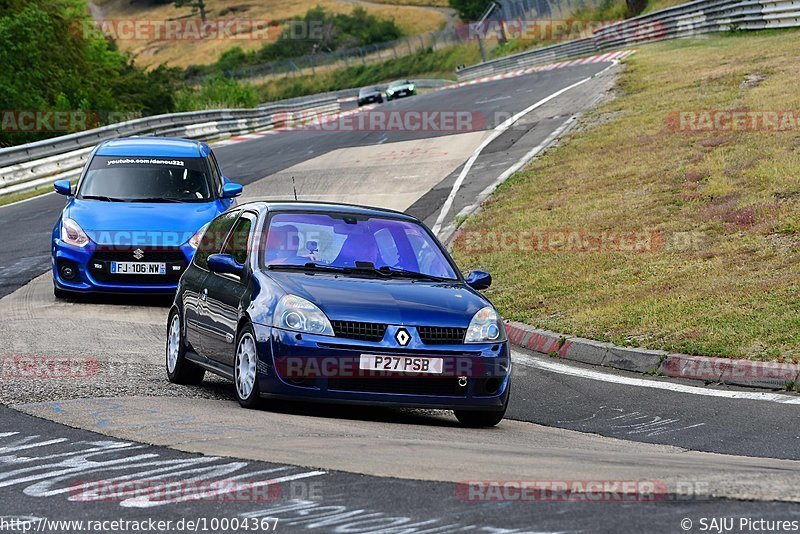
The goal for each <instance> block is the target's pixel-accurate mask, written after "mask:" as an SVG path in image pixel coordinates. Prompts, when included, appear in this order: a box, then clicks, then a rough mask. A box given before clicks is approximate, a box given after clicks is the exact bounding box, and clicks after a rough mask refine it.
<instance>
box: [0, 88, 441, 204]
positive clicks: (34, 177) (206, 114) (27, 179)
mask: <svg viewBox="0 0 800 534" xmlns="http://www.w3.org/2000/svg"><path fill="white" fill-rule="evenodd" d="M416 83H417V85H418V86H419V87H421V88H432V87H442V86H445V85H449V84H451V83H453V82H452V81H450V80H418V81H417V82H416ZM357 94H358V88H356V89H344V90H341V91H332V92H330V93H325V94H322V95H313V96H305V97H298V98H292V99H288V100H282V101H280V102H277V103H272V104H263V105H261V106H258V107H256V108H253V109H217V110H206V111H192V112H186V113H171V114H167V115H154V116H152V117H144V118H141V119H135V120H131V121H127V122H121V123H117V124H111V125H108V126H102V127H100V128H95V129H93V130H87V131H84V132H79V133H74V134H70V135H64V136H60V137H54V138H51V139H45V140H43V141H36V142H33V143H28V144H25V145H19V146H13V147H8V148H2V149H0V195H7V194H14V193H22V192H26V191H31V190H35V189H39V188H43V187H49V186H50V185H51V184H52V183H53V182H54V181H56V180H61V179H71V178H75V177H77V176H78V174H79V173H80V170H81V168H82V167H83V165H84V163H85V162H86V159H87V157H88V156H89V153H91V151H92V149H93V148H94V146H95V145H97V144H98V143H101V142H103V141H107V140H109V139H115V138H118V137H130V136H134V135H153V136H165V137H184V138H188V139H203V140H214V139H220V138H224V137H230V136H235V135H241V134H244V133H249V132H258V131H265V130H270V129H273V128H280V127H283V126H290V125H292V123H293V121H295V120H296V119H294V118H293V116H294V115H297V116H298V117H301V118H305V119H308V118H309V117H322V116H326V115H330V114H333V113H338V112H339V111H340V109H341V105H340V104H341V102H344V101H350V100H355V98H356V96H357ZM287 121H288V122H287Z"/></svg>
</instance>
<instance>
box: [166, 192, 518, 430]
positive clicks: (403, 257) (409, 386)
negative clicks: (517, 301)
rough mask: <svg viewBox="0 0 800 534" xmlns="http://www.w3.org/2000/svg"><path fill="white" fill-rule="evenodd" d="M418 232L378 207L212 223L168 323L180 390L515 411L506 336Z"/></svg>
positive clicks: (290, 210)
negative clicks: (221, 383) (227, 385)
mask: <svg viewBox="0 0 800 534" xmlns="http://www.w3.org/2000/svg"><path fill="white" fill-rule="evenodd" d="M490 283H491V277H490V276H489V274H488V273H485V272H482V271H473V272H472V273H470V275H469V276H468V277H467V278H466V279H465V278H464V277H463V276H462V275H461V272H460V271H459V270H458V267H457V266H456V265H455V263H454V262H453V260H452V258H451V257H450V255H449V254H448V253H447V251H446V250H445V249H444V248H443V247H442V245H441V244H440V243H439V241H438V240H437V239H436V237H435V236H434V235H433V234H432V233H431V232H430V230H428V228H427V227H425V226H424V225H423V224H422V223H421V222H420V221H419V220H417V219H415V218H414V217H411V216H409V215H406V214H404V213H400V212H396V211H390V210H383V209H377V208H365V207H358V206H351V205H343V204H329V203H312V202H277V201H270V202H253V203H248V204H244V205H240V206H237V207H236V208H234V209H231V210H229V211H227V212H226V213H224V214H222V215H220V216H219V217H217V218H216V219H215V220H214V221H212V223H211V224H210V225H209V227H208V229H207V231H206V232H205V233H204V235H203V237H202V240H201V242H200V245H199V248H198V250H197V253H196V254H195V256H194V259H193V261H192V262H191V264H190V265H189V268H188V269H187V270H186V272H185V273H184V274H183V276H182V277H181V280H180V286H179V288H178V291H177V293H176V295H175V302H174V305H173V307H172V309H171V310H170V314H169V319H168V322H167V344H166V368H167V375H168V377H169V379H170V380H171V381H172V382H176V383H180V384H200V383H201V382H202V380H203V376H204V374H205V373H206V371H209V372H212V373H215V374H218V375H220V376H223V377H226V378H228V379H230V380H232V381H233V382H234V386H235V387H234V390H235V392H236V396H237V398H238V400H239V402H240V403H241V404H242V406H244V407H255V406H257V405H258V404H259V402H260V401H261V399H264V398H270V399H305V400H316V401H322V402H335V403H351V404H352V403H355V404H367V405H373V406H374V405H387V406H405V407H416V408H438V409H443V410H454V411H455V415H456V417H457V418H458V419H459V421H461V423H462V424H464V425H468V426H493V425H496V424H497V423H499V422H500V421H501V420H502V419H503V417H504V415H505V412H506V408H507V406H508V400H509V392H510V387H511V386H510V367H511V359H510V353H509V348H508V339H507V336H506V331H505V326H504V324H503V322H502V320H501V318H500V315H499V314H498V313H497V311H496V310H495V308H494V306H492V303H491V302H489V300H488V299H487V298H486V297H485V296H483V295H482V294H481V293H480V290H483V289H486V288H488V287H489V285H490Z"/></svg>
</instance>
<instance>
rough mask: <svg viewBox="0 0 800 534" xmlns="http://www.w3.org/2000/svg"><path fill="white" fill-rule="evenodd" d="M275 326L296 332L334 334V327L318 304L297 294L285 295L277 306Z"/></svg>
mask: <svg viewBox="0 0 800 534" xmlns="http://www.w3.org/2000/svg"><path fill="white" fill-rule="evenodd" d="M275 326H276V327H278V328H283V329H285V330H294V331H295V332H305V333H307V334H320V335H323V336H333V335H334V333H333V327H332V326H331V322H330V321H329V320H328V318H327V317H326V316H325V314H324V313H323V312H322V310H320V309H319V308H318V307H317V306H316V305H314V304H313V303H311V302H309V301H307V300H306V299H304V298H302V297H298V296H297V295H284V296H283V297H282V298H281V300H280V301H279V302H278V305H277V307H276V308H275Z"/></svg>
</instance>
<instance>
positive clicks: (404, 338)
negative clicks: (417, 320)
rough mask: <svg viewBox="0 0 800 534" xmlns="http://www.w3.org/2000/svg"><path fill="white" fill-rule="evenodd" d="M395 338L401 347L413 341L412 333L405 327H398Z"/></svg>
mask: <svg viewBox="0 0 800 534" xmlns="http://www.w3.org/2000/svg"><path fill="white" fill-rule="evenodd" d="M394 338H395V339H396V340H397V343H398V344H399V345H400V346H401V347H405V346H406V345H408V343H409V341H411V334H409V333H408V330H406V329H405V328H398V329H397V333H396V334H395V335H394Z"/></svg>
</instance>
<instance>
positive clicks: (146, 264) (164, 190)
mask: <svg viewBox="0 0 800 534" xmlns="http://www.w3.org/2000/svg"><path fill="white" fill-rule="evenodd" d="M54 187H55V190H56V192H58V193H60V194H62V195H65V196H66V197H67V199H68V200H67V205H66V206H65V207H64V210H63V211H62V213H61V216H60V217H59V219H58V221H57V222H56V225H55V227H54V228H53V244H52V259H53V291H54V293H55V296H56V297H57V298H64V297H67V296H70V295H76V294H81V293H84V294H85V293H171V292H174V291H175V289H176V288H177V286H178V280H179V279H180V277H181V275H182V274H183V272H184V271H185V270H186V268H187V266H188V265H189V263H190V262H191V261H192V257H193V256H194V252H195V250H196V248H197V244H198V243H199V241H200V238H201V236H202V234H203V231H204V229H205V227H206V225H207V224H208V223H209V222H210V221H211V220H212V219H214V218H215V217H216V216H217V215H219V214H220V213H223V212H225V211H226V210H227V209H229V208H230V207H231V206H233V205H234V204H235V202H236V201H235V197H237V196H239V195H240V194H241V193H242V186H241V185H238V184H234V183H231V182H230V181H229V180H228V179H227V178H225V176H224V175H223V174H222V172H221V171H220V167H219V164H218V163H217V160H216V158H215V156H214V153H213V152H212V151H211V148H210V147H209V146H208V145H206V144H205V143H202V142H198V141H191V140H187V139H176V138H144V137H142V138H128V139H117V140H113V141H107V142H105V143H102V144H100V145H98V146H97V147H96V148H95V149H94V150H93V151H92V154H91V155H90V157H89V160H88V162H87V164H86V166H85V167H84V169H83V172H82V173H81V176H80V178H79V180H78V184H77V186H76V187H72V186H71V185H70V183H69V181H66V180H64V181H59V182H56V183H55V184H54Z"/></svg>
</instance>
